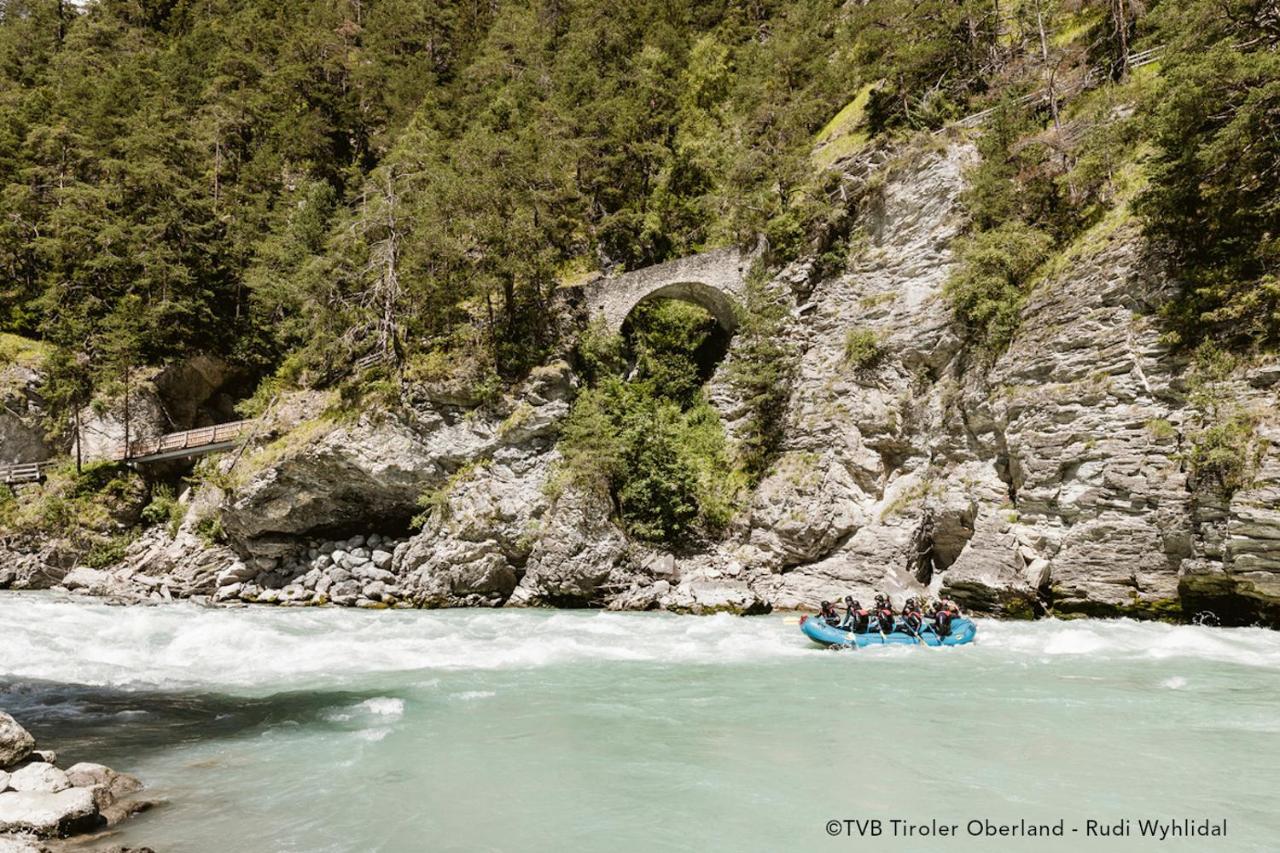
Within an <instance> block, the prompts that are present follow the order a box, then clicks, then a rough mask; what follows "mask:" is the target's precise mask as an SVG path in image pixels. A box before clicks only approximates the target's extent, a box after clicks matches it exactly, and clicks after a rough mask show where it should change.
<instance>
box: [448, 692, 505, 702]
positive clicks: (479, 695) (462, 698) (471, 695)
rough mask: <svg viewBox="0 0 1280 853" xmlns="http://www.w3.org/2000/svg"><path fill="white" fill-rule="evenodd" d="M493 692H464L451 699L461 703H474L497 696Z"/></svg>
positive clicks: (454, 695)
mask: <svg viewBox="0 0 1280 853" xmlns="http://www.w3.org/2000/svg"><path fill="white" fill-rule="evenodd" d="M497 695H498V694H497V693H494V692H493V691H492V690H464V691H462V692H461V693H454V694H453V695H452V696H450V697H449V698H450V699H457V700H458V701H459V702H474V701H475V700H477V699H488V698H490V697H493V696H497Z"/></svg>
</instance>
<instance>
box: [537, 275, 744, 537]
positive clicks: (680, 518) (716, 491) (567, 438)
mask: <svg viewBox="0 0 1280 853" xmlns="http://www.w3.org/2000/svg"><path fill="white" fill-rule="evenodd" d="M628 325H629V328H630V332H631V335H630V346H631V349H632V351H633V354H634V358H635V370H634V371H633V373H632V378H631V380H630V381H624V380H623V378H622V377H621V376H620V375H618V373H619V371H620V369H621V367H622V366H623V364H624V363H625V362H624V359H623V357H622V352H621V348H620V347H618V346H617V345H616V343H615V342H613V341H610V340H609V339H608V336H605V335H602V334H598V333H597V334H592V335H586V336H584V340H582V341H580V342H579V357H580V359H581V360H582V361H583V362H584V364H587V365H590V367H589V368H588V370H589V371H590V374H591V376H592V379H593V382H592V385H591V387H588V388H586V389H584V390H583V391H582V392H581V393H579V395H578V397H577V399H576V400H575V401H574V404H573V409H572V411H571V412H570V414H569V417H568V418H567V419H566V421H565V424H564V426H563V428H562V430H561V433H560V443H559V450H560V454H561V458H562V461H561V465H560V468H559V470H558V472H557V474H556V475H555V476H554V477H552V478H551V480H550V481H549V482H548V485H547V491H548V494H549V495H550V496H552V497H553V499H554V498H555V497H556V496H558V494H559V492H560V491H561V490H562V489H563V487H564V486H565V485H567V484H569V483H572V484H574V485H576V486H577V487H579V488H583V489H588V490H595V491H600V492H605V493H607V494H609V495H610V496H611V497H612V499H613V500H614V502H615V505H616V509H617V514H618V519H619V521H620V522H621V523H622V525H623V526H624V527H625V528H626V529H627V530H628V532H630V533H631V534H632V535H634V536H636V537H638V538H641V539H646V540H649V541H654V542H662V543H666V544H672V545H675V544H680V543H684V542H688V541H690V540H692V539H694V538H696V537H698V536H700V535H705V534H710V533H715V532H716V531H718V530H720V529H721V528H722V527H723V526H724V525H725V524H726V523H727V522H728V520H729V518H730V517H731V516H732V514H733V512H734V510H735V509H736V499H737V497H738V493H739V490H740V488H741V486H742V484H743V482H744V478H743V477H742V475H741V474H738V473H734V470H733V465H732V462H731V460H730V455H729V450H728V442H727V440H726V438H725V434H724V427H723V425H722V424H721V422H720V418H719V416H718V415H717V414H716V412H715V410H714V409H713V408H712V407H711V406H710V404H709V403H707V401H706V399H705V398H704V397H703V395H702V393H701V390H700V385H701V374H700V370H699V364H698V361H697V358H696V353H697V352H698V350H699V348H701V347H702V346H703V345H704V344H705V343H706V342H707V341H708V339H709V337H710V336H711V335H712V334H713V333H714V332H715V330H716V325H715V320H714V319H713V318H712V317H711V316H710V315H709V314H707V312H705V311H703V310H702V309H700V308H698V307H696V306H692V305H688V304H685V303H681V302H673V301H669V300H663V301H655V302H653V303H647V304H643V305H641V306H640V308H639V309H638V310H637V311H636V312H635V313H634V314H633V316H632V318H631V321H630V322H629V324H628ZM584 343H585V346H584Z"/></svg>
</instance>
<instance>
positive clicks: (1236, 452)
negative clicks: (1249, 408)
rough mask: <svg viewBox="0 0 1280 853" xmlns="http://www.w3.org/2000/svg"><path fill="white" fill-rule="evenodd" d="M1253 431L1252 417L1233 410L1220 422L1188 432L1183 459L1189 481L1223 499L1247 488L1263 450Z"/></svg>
mask: <svg viewBox="0 0 1280 853" xmlns="http://www.w3.org/2000/svg"><path fill="white" fill-rule="evenodd" d="M1257 430H1258V417H1257V416H1256V415H1254V414H1252V413H1250V412H1246V411H1245V410H1243V409H1235V410H1234V411H1232V412H1231V413H1230V414H1229V415H1227V416H1226V417H1225V418H1224V419H1223V420H1221V421H1219V422H1217V423H1212V424H1209V425H1208V426H1206V427H1204V428H1203V429H1200V430H1197V431H1196V432H1194V433H1192V434H1191V436H1190V440H1189V441H1188V449H1187V452H1186V459H1187V464H1188V466H1189V467H1190V469H1191V476H1192V478H1193V480H1194V481H1195V482H1196V483H1197V484H1203V485H1207V486H1209V487H1210V488H1212V489H1215V490H1216V491H1218V492H1219V493H1220V494H1222V495H1223V496H1225V497H1230V496H1231V495H1232V494H1234V493H1235V492H1236V491H1238V490H1240V489H1243V488H1247V487H1248V486H1249V484H1250V482H1252V480H1253V472H1254V470H1255V469H1256V467H1257V463H1258V461H1259V459H1260V457H1261V455H1262V451H1263V450H1264V449H1265V448H1264V446H1263V444H1262V443H1261V442H1260V440H1259V438H1258V433H1257Z"/></svg>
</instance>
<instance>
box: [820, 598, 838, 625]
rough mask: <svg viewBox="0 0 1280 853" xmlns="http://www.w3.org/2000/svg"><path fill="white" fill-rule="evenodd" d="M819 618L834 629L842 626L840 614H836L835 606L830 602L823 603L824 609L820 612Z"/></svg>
mask: <svg viewBox="0 0 1280 853" xmlns="http://www.w3.org/2000/svg"><path fill="white" fill-rule="evenodd" d="M818 617H819V618H821V619H822V621H823V622H826V623H827V624H828V625H831V626H833V627H835V626H838V625H839V624H840V614H838V613H836V608H835V605H834V604H832V603H831V602H830V601H824V602H822V608H821V609H820V610H819V611H818Z"/></svg>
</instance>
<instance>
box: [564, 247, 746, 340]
mask: <svg viewBox="0 0 1280 853" xmlns="http://www.w3.org/2000/svg"><path fill="white" fill-rule="evenodd" d="M750 263H751V256H750V255H747V254H743V253H741V252H739V251H738V250H737V249H736V248H727V249H715V250H713V251H710V252H703V253H702V254H699V255H689V256H688V257H684V258H677V259H676V260H674V261H667V262H666V263H663V264H655V265H654V266H651V267H644V268H643V269H638V270H635V271H634V272H628V273H623V274H622V275H616V276H601V277H600V278H597V279H594V280H592V281H589V282H587V283H586V284H585V285H583V296H584V298H585V300H586V305H587V309H588V311H589V312H590V315H591V316H592V317H597V316H602V317H604V320H605V323H606V324H607V325H608V328H609V330H610V331H612V332H619V331H621V330H622V324H623V323H624V322H625V321H626V319H627V315H629V314H630V313H631V312H632V311H633V310H634V309H635V307H636V306H637V305H639V304H640V303H641V302H644V301H646V300H650V299H681V300H684V301H686V302H693V303H695V304H697V305H701V306H702V307H703V308H706V309H707V311H709V312H710V313H711V315H712V316H713V317H715V318H716V320H718V321H719V322H720V325H722V326H724V328H725V329H726V330H728V331H730V332H732V331H733V330H734V329H735V328H736V326H737V325H738V314H737V306H738V305H739V304H740V303H741V301H742V298H743V296H744V292H745V290H746V275H747V269H748V267H749V266H750Z"/></svg>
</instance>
